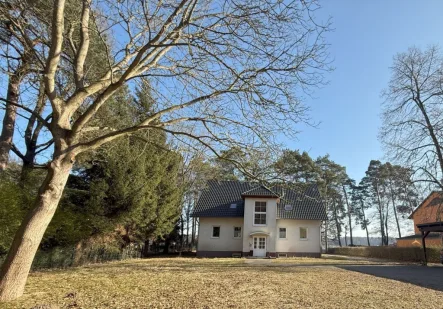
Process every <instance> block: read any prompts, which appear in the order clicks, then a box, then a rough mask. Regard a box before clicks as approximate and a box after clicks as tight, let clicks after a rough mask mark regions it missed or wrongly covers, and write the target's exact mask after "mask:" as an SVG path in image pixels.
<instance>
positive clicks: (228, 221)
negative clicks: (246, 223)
mask: <svg viewBox="0 0 443 309" xmlns="http://www.w3.org/2000/svg"><path fill="white" fill-rule="evenodd" d="M199 221H200V222H199V229H198V244H197V256H208V257H210V256H232V253H235V252H238V253H239V252H242V245H243V243H242V239H243V238H244V235H245V234H244V228H243V218H206V217H200V219H199ZM213 226H220V237H219V238H213V237H212V227H213ZM234 226H241V227H242V238H234Z"/></svg>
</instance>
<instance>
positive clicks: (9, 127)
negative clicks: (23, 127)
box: [0, 74, 20, 171]
mask: <svg viewBox="0 0 443 309" xmlns="http://www.w3.org/2000/svg"><path fill="white" fill-rule="evenodd" d="M19 86H20V78H19V76H18V75H15V74H14V75H11V76H10V78H9V82H8V93H7V96H6V99H7V101H8V102H6V110H5V116H4V118H3V127H2V133H1V135H0V171H3V170H4V169H6V167H7V166H8V162H9V152H10V151H11V147H12V138H13V137H14V128H15V120H16V118H17V106H16V105H14V104H18V91H19Z"/></svg>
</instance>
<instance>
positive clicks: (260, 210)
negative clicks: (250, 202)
mask: <svg viewBox="0 0 443 309" xmlns="http://www.w3.org/2000/svg"><path fill="white" fill-rule="evenodd" d="M254 224H255V225H266V202H255V207H254Z"/></svg>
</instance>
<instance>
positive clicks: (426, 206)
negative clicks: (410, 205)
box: [412, 192, 443, 234]
mask: <svg viewBox="0 0 443 309" xmlns="http://www.w3.org/2000/svg"><path fill="white" fill-rule="evenodd" d="M441 199H442V196H441V194H439V193H438V192H434V193H433V194H431V196H429V197H428V198H427V199H426V201H424V202H423V204H422V205H421V206H420V207H419V208H418V209H417V210H416V211H415V213H414V214H413V215H412V219H413V220H414V232H415V234H420V233H421V232H420V231H419V229H418V228H417V224H421V223H430V222H436V221H442V220H443V204H442V203H440V201H441Z"/></svg>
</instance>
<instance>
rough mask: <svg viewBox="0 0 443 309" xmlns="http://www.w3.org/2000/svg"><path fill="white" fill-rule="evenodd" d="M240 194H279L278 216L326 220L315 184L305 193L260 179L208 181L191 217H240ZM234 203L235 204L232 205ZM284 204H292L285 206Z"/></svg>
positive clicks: (241, 199) (241, 204) (242, 203)
mask: <svg viewBox="0 0 443 309" xmlns="http://www.w3.org/2000/svg"><path fill="white" fill-rule="evenodd" d="M242 196H269V197H272V196H280V197H281V198H280V202H279V203H278V204H277V218H278V219H302V220H303V219H305V220H326V219H327V218H326V211H325V208H324V205H323V203H322V201H321V197H320V193H319V192H318V189H317V186H316V185H312V186H310V187H308V189H307V190H305V191H304V193H301V192H296V191H295V190H291V189H287V188H282V187H281V186H274V187H271V188H266V187H265V186H262V185H260V184H259V183H254V182H244V181H209V182H208V184H207V187H206V188H205V189H204V190H203V191H202V193H201V196H200V198H199V200H198V202H197V205H196V207H195V209H194V213H193V216H194V217H243V214H244V201H243V198H242ZM231 204H236V205H237V206H236V208H231ZM285 205H292V209H291V210H285Z"/></svg>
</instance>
